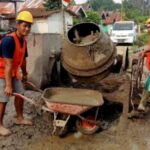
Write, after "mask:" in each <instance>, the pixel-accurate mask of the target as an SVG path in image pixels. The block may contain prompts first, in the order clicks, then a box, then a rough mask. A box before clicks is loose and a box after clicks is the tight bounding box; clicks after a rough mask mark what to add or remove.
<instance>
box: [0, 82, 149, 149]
mask: <svg viewBox="0 0 150 150" xmlns="http://www.w3.org/2000/svg"><path fill="white" fill-rule="evenodd" d="M117 83H118V82H117ZM116 85H117V84H116ZM126 85H127V84H126ZM113 88H114V87H113ZM123 88H124V89H126V88H129V87H125V86H123ZM115 90H118V92H119V91H120V90H119V89H115ZM111 92H113V91H111ZM27 95H29V96H30V97H34V98H35V97H36V99H39V93H33V92H27ZM31 95H32V96H31ZM121 96H122V99H123V98H124V95H123V94H120V98H121ZM114 97H115V95H114ZM106 110H107V111H106ZM108 110H109V111H108ZM101 113H102V118H103V121H102V128H103V129H102V130H101V131H99V132H98V133H96V134H94V135H83V134H81V133H80V132H77V131H75V130H71V131H69V133H68V134H67V135H66V137H64V138H60V137H57V136H54V135H52V129H53V127H52V116H51V115H50V114H49V113H42V114H41V112H40V111H39V109H36V108H35V107H34V106H32V105H30V104H29V103H26V104H25V114H26V116H27V117H30V118H32V119H33V122H34V125H33V126H28V127H27V126H26V127H25V126H17V125H15V124H14V116H15V111H14V107H13V99H11V100H10V102H9V103H8V106H7V111H6V114H5V125H6V126H7V127H9V128H10V129H11V130H12V131H13V134H12V135H10V136H8V137H0V150H109V149H110V150H120V149H122V150H149V149H150V134H149V132H150V128H149V124H150V113H148V114H147V115H145V116H143V117H142V118H138V119H136V118H134V119H132V120H131V119H127V118H124V117H120V115H121V114H122V107H121V105H120V104H118V103H116V102H109V101H107V100H105V105H104V107H103V109H102V111H101ZM121 116H122V115H121Z"/></svg>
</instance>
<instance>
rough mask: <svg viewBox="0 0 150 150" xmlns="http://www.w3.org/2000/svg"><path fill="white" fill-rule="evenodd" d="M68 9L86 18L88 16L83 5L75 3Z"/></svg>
mask: <svg viewBox="0 0 150 150" xmlns="http://www.w3.org/2000/svg"><path fill="white" fill-rule="evenodd" d="M67 10H69V11H71V12H74V13H75V14H76V15H77V16H79V17H81V18H84V17H87V14H86V12H85V10H84V9H83V7H82V5H73V6H70V7H68V8H67Z"/></svg>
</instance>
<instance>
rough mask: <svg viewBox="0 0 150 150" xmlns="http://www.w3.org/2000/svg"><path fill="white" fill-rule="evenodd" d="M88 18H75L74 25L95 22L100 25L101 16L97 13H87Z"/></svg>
mask: <svg viewBox="0 0 150 150" xmlns="http://www.w3.org/2000/svg"><path fill="white" fill-rule="evenodd" d="M86 14H87V17H85V18H80V19H78V18H75V19H74V24H78V23H82V22H93V23H96V24H100V16H99V13H98V12H96V11H87V12H86Z"/></svg>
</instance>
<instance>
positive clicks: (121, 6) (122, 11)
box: [121, 0, 123, 21]
mask: <svg viewBox="0 0 150 150" xmlns="http://www.w3.org/2000/svg"><path fill="white" fill-rule="evenodd" d="M121 20H122V21H123V0H121Z"/></svg>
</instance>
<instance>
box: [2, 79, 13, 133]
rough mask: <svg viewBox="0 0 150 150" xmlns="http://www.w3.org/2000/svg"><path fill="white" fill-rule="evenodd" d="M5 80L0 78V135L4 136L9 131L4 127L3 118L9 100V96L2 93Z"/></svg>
mask: <svg viewBox="0 0 150 150" xmlns="http://www.w3.org/2000/svg"><path fill="white" fill-rule="evenodd" d="M4 87H5V80H4V79H0V135H3V136H6V135H9V134H10V133H11V131H10V130H9V129H7V128H5V127H4V124H3V119H4V114H5V108H6V104H7V102H8V101H9V97H8V96H6V95H5V94H4Z"/></svg>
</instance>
